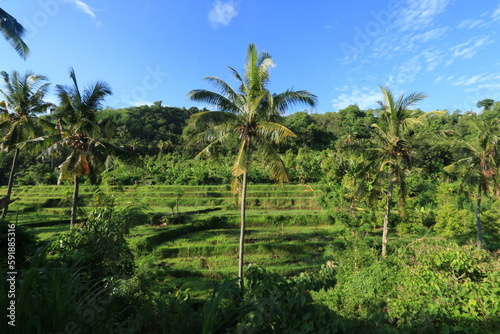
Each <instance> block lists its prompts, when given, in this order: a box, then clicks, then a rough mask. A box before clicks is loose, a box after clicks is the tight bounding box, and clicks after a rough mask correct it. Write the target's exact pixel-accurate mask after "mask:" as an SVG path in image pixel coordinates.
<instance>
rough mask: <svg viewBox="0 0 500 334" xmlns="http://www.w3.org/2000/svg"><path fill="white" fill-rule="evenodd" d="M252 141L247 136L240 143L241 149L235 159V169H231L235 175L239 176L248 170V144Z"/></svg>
mask: <svg viewBox="0 0 500 334" xmlns="http://www.w3.org/2000/svg"><path fill="white" fill-rule="evenodd" d="M249 145H250V142H249V140H248V139H247V138H244V139H243V140H242V141H241V143H240V149H239V151H238V154H237V156H236V159H235V161H234V165H233V169H232V170H231V174H233V176H235V177H238V176H240V175H243V174H244V173H247V172H248V168H249V161H248V160H249V159H248V158H249V156H248V146H249Z"/></svg>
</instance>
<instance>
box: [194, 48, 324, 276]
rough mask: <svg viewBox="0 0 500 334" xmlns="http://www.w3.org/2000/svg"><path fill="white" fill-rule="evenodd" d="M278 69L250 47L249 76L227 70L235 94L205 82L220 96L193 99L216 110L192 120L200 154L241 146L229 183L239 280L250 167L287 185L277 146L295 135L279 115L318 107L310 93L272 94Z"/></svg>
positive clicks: (199, 94)
mask: <svg viewBox="0 0 500 334" xmlns="http://www.w3.org/2000/svg"><path fill="white" fill-rule="evenodd" d="M274 66H275V64H274V62H273V60H272V58H271V56H270V55H269V54H268V53H267V52H261V53H258V51H257V47H256V46H255V45H253V44H250V45H249V46H248V49H247V53H246V61H245V66H244V69H245V72H244V73H243V75H240V74H239V73H238V72H237V71H236V70H235V69H234V68H231V67H229V70H230V71H231V73H232V74H233V75H234V77H235V78H236V80H237V81H238V83H239V87H238V90H235V89H233V88H232V87H231V86H230V85H229V84H227V83H226V82H225V81H223V80H222V79H219V78H217V77H207V78H205V79H204V80H206V81H208V82H209V83H211V84H213V85H214V86H215V87H216V88H217V90H218V92H213V91H208V90H204V89H197V90H192V91H191V92H190V93H189V98H190V99H191V100H194V101H197V102H206V103H209V104H210V105H212V106H215V107H216V108H218V111H204V112H200V113H197V114H194V115H192V116H191V119H190V123H189V127H191V128H193V129H197V130H199V129H201V130H203V131H202V132H201V133H200V134H199V135H198V136H197V137H196V138H195V141H198V142H205V143H206V142H208V145H207V146H206V147H205V148H204V149H203V150H202V151H201V152H200V153H199V154H198V155H211V154H213V153H215V152H216V150H217V147H218V146H220V145H226V144H230V143H234V142H237V143H238V144H237V146H238V147H239V148H238V149H237V154H236V159H235V162H234V164H233V168H232V174H233V176H234V179H233V182H232V184H231V186H232V189H233V191H234V192H238V191H239V192H240V201H241V226H240V243H239V261H238V277H239V278H240V279H241V280H242V278H243V263H244V261H243V258H244V237H245V212H246V211H245V209H246V191H247V182H248V172H249V168H250V165H251V164H252V162H257V161H259V162H261V163H262V166H265V167H266V168H268V169H269V172H270V176H271V178H272V179H274V180H277V181H278V182H280V183H282V182H287V181H288V174H287V172H286V169H285V165H284V163H283V161H282V160H281V158H280V156H279V154H278V152H277V151H276V148H275V145H276V144H278V143H280V142H281V141H282V140H284V139H285V138H286V137H294V136H295V134H294V133H293V132H292V131H291V130H289V129H288V128H286V127H285V126H283V125H281V124H280V123H279V120H280V115H281V114H283V113H284V112H285V111H286V110H287V109H288V108H289V107H291V106H293V105H296V104H307V105H309V106H314V105H315V102H316V96H314V95H313V94H311V93H309V92H308V91H304V90H302V91H294V90H287V91H285V92H283V93H280V94H271V93H270V92H269V90H268V89H267V87H266V86H267V83H268V82H269V70H270V69H271V68H272V67H274Z"/></svg>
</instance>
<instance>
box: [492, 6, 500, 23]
mask: <svg viewBox="0 0 500 334" xmlns="http://www.w3.org/2000/svg"><path fill="white" fill-rule="evenodd" d="M491 18H492V19H493V20H495V21H498V20H500V5H498V6H497V8H496V9H495V11H494V12H493V14H491Z"/></svg>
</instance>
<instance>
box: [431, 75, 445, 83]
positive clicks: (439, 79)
mask: <svg viewBox="0 0 500 334" xmlns="http://www.w3.org/2000/svg"><path fill="white" fill-rule="evenodd" d="M443 79H444V77H443V76H442V75H441V76H439V77H437V78H436V80H434V82H433V84H438V83H440V82H441V81H443Z"/></svg>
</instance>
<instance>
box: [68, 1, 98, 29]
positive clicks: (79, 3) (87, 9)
mask: <svg viewBox="0 0 500 334" xmlns="http://www.w3.org/2000/svg"><path fill="white" fill-rule="evenodd" d="M65 1H66V2H68V3H70V4H72V5H73V6H75V7H76V9H78V10H79V11H81V12H83V13H85V14H87V15H88V16H90V17H91V18H92V19H93V20H94V21H96V22H97V24H98V25H100V24H101V22H100V21H98V20H97V16H96V14H95V13H94V11H93V10H92V8H90V6H89V5H87V4H86V3H85V2H83V1H80V0H65Z"/></svg>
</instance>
